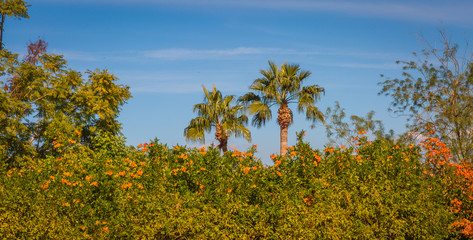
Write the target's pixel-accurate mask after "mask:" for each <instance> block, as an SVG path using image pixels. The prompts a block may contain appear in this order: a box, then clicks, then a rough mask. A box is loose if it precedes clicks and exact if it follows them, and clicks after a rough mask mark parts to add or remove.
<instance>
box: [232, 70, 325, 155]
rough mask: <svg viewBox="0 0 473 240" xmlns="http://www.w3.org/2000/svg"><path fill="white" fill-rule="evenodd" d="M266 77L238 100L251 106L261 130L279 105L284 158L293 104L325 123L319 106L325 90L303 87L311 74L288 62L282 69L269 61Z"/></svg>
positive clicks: (257, 80) (314, 86)
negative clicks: (290, 106)
mask: <svg viewBox="0 0 473 240" xmlns="http://www.w3.org/2000/svg"><path fill="white" fill-rule="evenodd" d="M260 73H261V74H262V75H263V77H261V78H258V79H256V80H255V81H254V82H253V84H251V86H250V90H251V91H250V92H249V93H247V94H245V95H243V96H241V97H240V98H239V99H238V101H239V102H241V103H243V104H245V105H247V106H248V111H249V113H250V114H253V115H254V116H253V121H252V123H253V125H254V126H257V127H261V126H262V125H264V124H265V123H266V121H267V120H269V119H271V115H272V113H271V107H273V106H279V109H278V124H279V126H280V130H281V135H280V136H281V141H280V147H281V148H280V149H281V150H280V151H281V155H285V154H286V152H287V130H288V127H289V125H291V123H292V121H293V119H292V111H291V109H290V108H289V104H291V103H296V104H297V110H298V112H300V113H301V112H305V113H306V118H307V119H308V120H309V119H310V120H313V121H316V120H320V121H322V122H323V121H324V116H323V114H322V112H321V111H320V110H319V109H318V108H317V107H316V106H315V103H316V102H317V101H318V100H319V99H320V95H321V93H324V89H323V88H322V87H319V86H318V85H312V86H305V87H304V86H302V83H303V81H304V80H305V79H307V78H308V77H309V76H310V74H311V72H309V71H304V70H301V69H300V67H299V65H297V64H292V65H291V64H287V63H284V64H282V65H281V67H278V66H276V64H274V62H271V61H269V69H267V70H261V71H260Z"/></svg>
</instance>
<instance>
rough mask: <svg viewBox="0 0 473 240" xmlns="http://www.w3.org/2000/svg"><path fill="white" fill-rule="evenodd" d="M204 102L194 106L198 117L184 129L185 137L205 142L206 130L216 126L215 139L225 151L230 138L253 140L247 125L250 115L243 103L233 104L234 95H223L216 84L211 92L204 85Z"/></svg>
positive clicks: (208, 130)
mask: <svg viewBox="0 0 473 240" xmlns="http://www.w3.org/2000/svg"><path fill="white" fill-rule="evenodd" d="M202 88H203V89H204V93H205V96H204V102H203V103H200V104H196V105H195V106H194V112H196V111H197V115H198V117H196V118H194V119H192V120H191V121H190V123H189V126H187V127H186V128H185V129H184V137H185V138H186V139H188V140H191V141H196V142H202V143H204V142H205V135H204V133H205V132H210V131H211V129H212V128H215V139H216V140H217V141H218V142H219V145H218V146H217V147H218V148H219V149H221V150H222V151H223V152H226V151H227V143H228V138H229V137H230V136H231V135H234V136H235V137H240V136H243V137H244V138H245V139H246V140H247V141H248V142H249V141H251V134H250V130H248V129H247V128H246V127H245V125H246V124H247V123H248V117H247V116H246V115H245V114H244V111H245V107H244V106H243V105H236V106H232V103H233V102H234V96H231V95H229V96H225V97H223V96H222V93H221V92H220V91H218V90H217V89H216V88H215V86H214V87H213V91H212V92H209V91H208V90H207V89H206V88H205V87H204V86H202Z"/></svg>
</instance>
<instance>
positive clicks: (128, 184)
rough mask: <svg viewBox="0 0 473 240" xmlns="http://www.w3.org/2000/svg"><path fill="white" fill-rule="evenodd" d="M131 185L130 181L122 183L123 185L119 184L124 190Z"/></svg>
mask: <svg viewBox="0 0 473 240" xmlns="http://www.w3.org/2000/svg"><path fill="white" fill-rule="evenodd" d="M131 185H132V183H125V184H123V185H122V186H121V188H122V189H123V190H125V189H127V188H130V187H131Z"/></svg>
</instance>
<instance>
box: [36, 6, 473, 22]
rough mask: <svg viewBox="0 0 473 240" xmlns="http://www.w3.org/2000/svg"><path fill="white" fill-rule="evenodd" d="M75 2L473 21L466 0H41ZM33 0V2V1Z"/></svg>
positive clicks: (437, 20) (472, 7) (412, 19)
mask: <svg viewBox="0 0 473 240" xmlns="http://www.w3.org/2000/svg"><path fill="white" fill-rule="evenodd" d="M41 1H42V2H52V3H62V4H67V3H75V4H92V3H93V4H122V5H123V4H124V5H126V4H134V5H136V4H147V5H162V4H166V5H175V6H206V7H208V6H211V7H244V8H248V7H250V8H260V9H284V10H296V11H312V12H332V13H342V14H348V15H355V16H363V17H376V18H388V19H395V20H401V21H404V20H408V21H419V22H431V23H435V24H438V23H439V22H453V23H463V24H465V23H473V15H472V14H471V9H473V2H472V1H466V0H450V1H442V0H428V1H427V0H417V1H407V0H385V1H379V0H372V1H370V0H361V1H347V0H340V1H339V0H330V1H329V0H293V1H287V0H68V1H64V0H41ZM32 2H35V0H33V1H32Z"/></svg>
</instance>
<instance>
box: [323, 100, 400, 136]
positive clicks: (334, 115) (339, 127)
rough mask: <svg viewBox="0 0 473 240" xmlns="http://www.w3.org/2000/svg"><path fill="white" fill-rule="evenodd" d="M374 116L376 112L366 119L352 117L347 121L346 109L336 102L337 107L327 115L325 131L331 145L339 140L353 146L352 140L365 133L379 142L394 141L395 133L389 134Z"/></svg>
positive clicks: (370, 113)
mask: <svg viewBox="0 0 473 240" xmlns="http://www.w3.org/2000/svg"><path fill="white" fill-rule="evenodd" d="M374 114H375V112H374V111H370V112H368V113H367V114H366V116H365V117H360V116H357V115H351V116H350V118H349V120H346V119H345V117H346V113H345V109H344V108H342V107H340V103H339V102H338V101H336V102H335V106H334V107H333V108H330V107H329V108H327V110H326V113H325V118H326V123H325V130H326V133H327V137H328V139H329V141H330V143H329V144H331V145H333V144H336V143H339V142H338V140H342V141H343V142H344V144H347V145H351V144H352V139H350V138H351V137H352V136H355V135H356V134H357V133H358V132H364V131H366V133H367V134H370V135H373V136H374V137H375V138H376V139H379V140H389V141H391V140H393V139H394V131H393V130H392V129H391V130H389V133H388V134H387V133H386V132H385V129H384V124H383V122H381V121H380V120H375V119H373V117H374Z"/></svg>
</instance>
